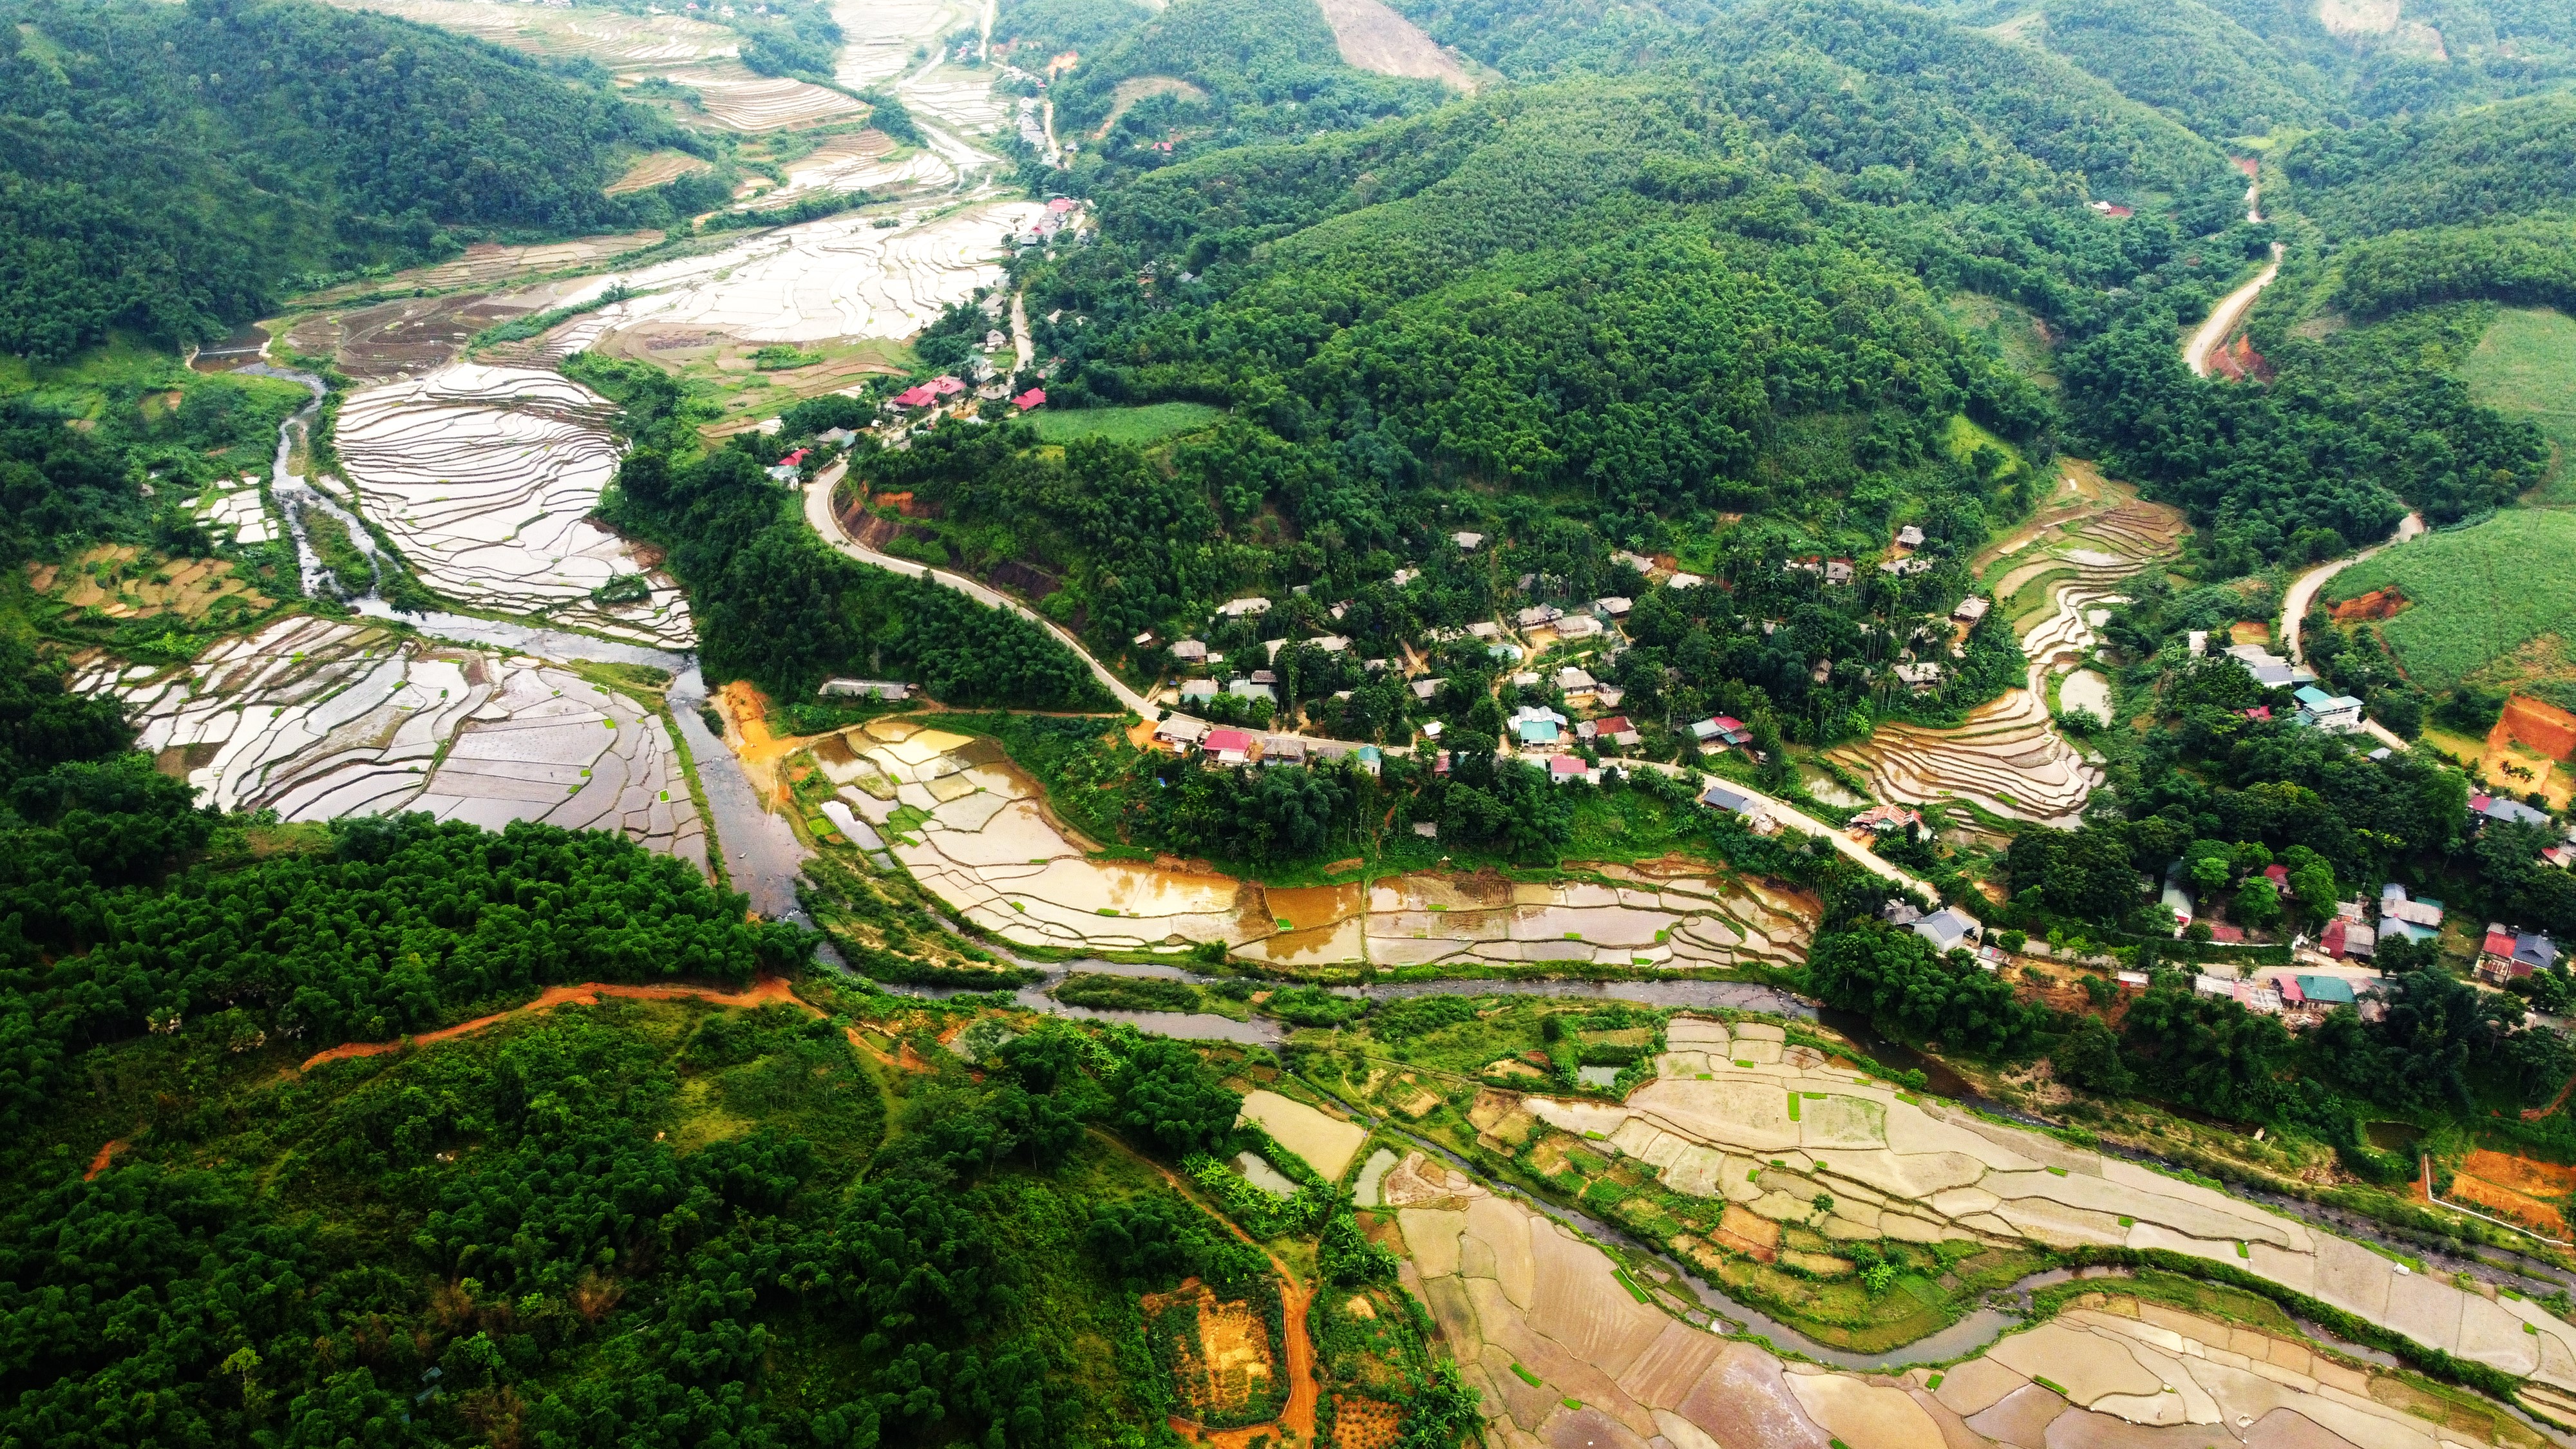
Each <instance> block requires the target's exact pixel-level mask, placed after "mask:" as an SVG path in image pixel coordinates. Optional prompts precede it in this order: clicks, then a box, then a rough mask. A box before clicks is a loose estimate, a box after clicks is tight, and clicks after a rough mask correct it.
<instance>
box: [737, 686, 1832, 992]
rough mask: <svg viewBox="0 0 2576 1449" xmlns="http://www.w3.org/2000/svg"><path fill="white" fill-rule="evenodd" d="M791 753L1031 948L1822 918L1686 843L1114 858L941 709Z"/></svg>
mask: <svg viewBox="0 0 2576 1449" xmlns="http://www.w3.org/2000/svg"><path fill="white" fill-rule="evenodd" d="M788 752H790V753H795V752H802V753H803V754H804V755H805V756H806V758H807V759H808V760H810V763H811V767H812V769H813V770H814V771H815V772H816V773H817V774H818V775H819V777H820V781H819V783H820V784H821V785H822V786H824V787H827V788H828V791H829V794H828V795H827V796H826V797H825V798H822V799H819V800H818V801H816V802H815V803H814V804H813V806H812V810H813V816H812V818H811V819H810V820H809V821H808V822H807V823H808V825H809V828H811V829H813V830H814V832H815V834H816V838H817V839H818V840H820V841H823V842H824V843H825V845H826V848H838V849H846V850H850V851H853V852H864V853H868V854H871V855H873V856H875V857H876V858H877V863H878V864H879V866H880V868H885V867H887V866H895V865H899V866H900V867H901V868H902V869H903V870H904V871H905V872H906V873H907V874H908V875H910V877H911V878H912V879H913V881H914V882H916V883H917V884H918V885H920V886H921V887H922V889H924V890H926V891H928V892H929V893H930V894H931V895H932V896H934V897H936V898H937V899H938V901H939V902H940V904H941V905H942V906H943V907H944V908H946V910H947V911H948V912H949V913H951V914H952V915H953V916H954V917H955V918H956V919H958V920H959V921H962V922H965V923H967V924H969V925H971V926H973V927H975V928H977V929H979V930H981V931H982V932H984V933H986V934H987V935H988V936H989V937H990V938H991V939H993V940H995V941H997V942H1000V943H1002V944H1004V945H1006V946H1010V947H1014V948H1018V949H1022V950H1031V951H1040V952H1048V953H1062V954H1067V955H1091V954H1097V953H1109V954H1121V955H1130V956H1136V957H1143V958H1147V959H1151V958H1155V957H1161V958H1164V959H1169V960H1188V959H1192V958H1193V955H1194V953H1195V951H1196V949H1197V948H1198V947H1200V946H1201V945H1202V944H1203V943H1215V944H1218V945H1221V946H1222V947H1223V949H1224V951H1225V953H1226V954H1227V955H1229V956H1231V957H1232V958H1234V959H1235V960H1238V961H1241V962H1244V963H1247V964H1250V965H1254V966H1257V967H1259V968H1261V969H1262V970H1264V971H1265V972H1266V973H1269V974H1277V975H1284V976H1293V977H1301V978H1311V979H1318V980H1344V979H1355V978H1356V977H1357V976H1358V975H1359V974H1360V972H1361V968H1362V967H1363V966H1366V967H1371V968H1382V969H1388V970H1393V971H1403V972H1406V973H1407V974H1413V975H1442V974H1449V973H1451V972H1463V973H1466V974H1486V973H1492V972H1497V971H1504V972H1508V971H1530V970H1538V971H1551V970H1570V971H1576V972H1580V973H1584V974H1595V973H1600V972H1604V971H1607V972H1613V973H1624V972H1628V971H1636V970H1683V969H1691V968H1706V969H1722V968H1727V967H1743V966H1766V967H1771V966H1777V967H1785V966H1792V965H1795V964H1796V963H1797V962H1798V961H1800V960H1802V959H1803V958H1804V953H1805V947H1806V942H1807V939H1808V937H1809V935H1810V933H1811V932H1812V930H1813V924H1814V913H1815V909H1816V908H1815V905H1814V903H1813V902H1811V901H1807V900H1804V899H1802V898H1800V897H1797V896H1795V895H1792V894H1789V893H1787V892H1784V891H1781V890H1779V889H1776V888H1774V887H1771V886H1769V885H1766V884H1764V883H1763V882H1761V881H1758V880H1752V879H1747V878H1743V877H1740V876H1737V875H1735V874H1733V873H1731V872H1729V871H1726V870H1724V869H1722V868H1720V867H1717V866H1713V865H1709V864H1705V863H1700V862H1690V861H1682V860H1677V859H1665V860H1659V861H1651V862H1642V863H1634V864H1627V863H1617V862H1600V863H1595V864H1590V865H1580V864H1579V865H1576V866H1573V867H1570V868H1569V870H1568V871H1567V872H1566V873H1565V875H1566V877H1567V878H1564V879H1558V880H1552V881H1547V882H1530V881H1514V880H1510V879H1507V878H1505V877H1504V876H1502V875H1501V874H1499V873H1495V872H1483V873H1476V874H1464V873H1447V872H1406V873H1400V874H1390V875H1387V876H1382V877H1376V878H1363V879H1359V880H1353V881H1348V882H1344V883H1340V884H1325V885H1308V886H1297V887H1276V886H1267V885H1263V884H1261V883H1260V882H1258V881H1252V880H1244V879H1238V878H1236V877H1233V876H1229V875H1225V874H1222V873H1220V872H1217V871H1214V870H1211V869H1208V868H1206V867H1204V866H1197V865H1192V864H1190V863H1186V862H1181V861H1176V860H1127V859H1115V858H1110V857H1108V856H1107V855H1105V854H1104V853H1103V852H1102V851H1101V850H1100V849H1099V847H1098V846H1097V844H1096V843H1094V842H1092V841H1090V840H1088V839H1086V838H1085V837H1083V836H1082V835H1081V834H1080V833H1079V832H1077V831H1076V830H1074V829H1073V828H1072V827H1071V826H1069V825H1067V824H1065V823H1063V822H1062V821H1061V820H1060V819H1059V818H1057V817H1056V816H1055V814H1054V813H1053V812H1052V811H1050V810H1049V809H1048V808H1047V806H1046V801H1045V798H1044V791H1043V789H1042V788H1041V787H1040V786H1039V785H1038V783H1037V782H1036V781H1035V780H1033V779H1032V778H1031V777H1030V776H1029V775H1028V774H1027V773H1026V772H1025V771H1023V770H1022V769H1021V768H1020V767H1019V766H1017V765H1016V764H1013V763H1012V762H1011V760H1010V758H1009V757H1008V755H1007V754H1006V753H1005V752H1004V751H1003V749H1002V747H1001V746H1000V745H999V744H998V743H996V742H994V741H992V740H990V739H986V738H980V737H975V736H969V735H964V734H959V733H955V732H953V731H950V730H945V729H941V728H939V727H938V717H937V716H935V715H934V716H928V717H927V722H924V721H922V720H914V719H892V718H889V719H880V720H874V721H870V722H868V723H866V724H863V725H854V726H851V727H849V728H847V729H845V730H841V731H838V732H836V733H834V734H831V735H826V736H822V737H819V738H813V739H808V740H803V741H796V742H793V743H792V744H791V745H789V746H788ZM772 767H773V766H772V765H771V763H770V762H768V761H766V760H764V762H763V764H762V768H772Z"/></svg>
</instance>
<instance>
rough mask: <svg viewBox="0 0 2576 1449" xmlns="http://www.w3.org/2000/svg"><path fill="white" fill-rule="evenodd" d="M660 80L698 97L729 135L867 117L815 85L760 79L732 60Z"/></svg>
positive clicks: (849, 102)
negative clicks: (847, 117) (860, 116)
mask: <svg viewBox="0 0 2576 1449" xmlns="http://www.w3.org/2000/svg"><path fill="white" fill-rule="evenodd" d="M661 74H662V77H663V79H665V80H668V81H669V82H670V83H671V84H673V85H676V86H685V87H687V88H688V89H690V90H692V91H695V92H697V94H698V109H699V110H700V111H701V112H703V113H704V114H705V116H706V118H707V119H708V120H709V121H712V122H714V123H715V124H716V125H718V126H721V127H723V128H724V129H726V130H728V131H743V132H755V131H776V130H780V129H782V128H784V127H788V126H809V125H813V124H815V123H816V122H820V121H830V120H836V119H839V118H840V117H843V116H856V115H861V114H864V113H865V112H866V110H867V106H866V105H865V104H864V103H862V102H860V101H856V100H853V99H851V98H850V97H848V96H845V95H843V94H841V93H840V92H839V91H834V90H825V89H824V88H823V87H821V86H818V85H815V84H814V83H813V82H811V81H801V80H790V79H788V78H787V77H785V76H766V75H759V74H756V73H754V72H753V71H751V70H749V69H746V68H745V67H744V66H742V65H741V64H739V63H738V62H734V61H717V62H711V63H709V64H705V65H698V66H692V67H690V68H689V69H687V70H670V71H663V72H662V73H661Z"/></svg>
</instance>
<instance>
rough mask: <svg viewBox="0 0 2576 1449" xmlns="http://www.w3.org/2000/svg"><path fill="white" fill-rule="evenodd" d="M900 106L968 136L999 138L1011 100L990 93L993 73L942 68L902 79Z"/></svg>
mask: <svg viewBox="0 0 2576 1449" xmlns="http://www.w3.org/2000/svg"><path fill="white" fill-rule="evenodd" d="M903 103H904V105H905V106H906V107H908V108H909V109H911V110H912V111H913V112H914V113H916V114H919V115H926V116H929V117H930V118H931V119H932V120H935V121H941V122H944V123H946V124H948V125H950V126H953V127H955V128H956V129H958V130H960V131H963V132H966V133H968V134H970V135H977V136H993V135H999V134H1000V133H1001V130H1002V125H1003V122H1004V121H1005V119H1007V118H1008V116H1009V114H1010V104H1011V98H1010V97H1008V96H1001V95H996V94H994V92H993V77H992V72H990V71H982V70H966V69H961V68H957V67H950V66H941V67H937V68H934V69H928V70H923V71H920V72H916V73H915V74H913V75H910V76H907V77H905V78H904V82H903Z"/></svg>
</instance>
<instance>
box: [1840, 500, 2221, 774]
mask: <svg viewBox="0 0 2576 1449" xmlns="http://www.w3.org/2000/svg"><path fill="white" fill-rule="evenodd" d="M2100 504H2101V505H2106V506H2098V507H2095V506H2087V505H2086V504H2085V503H2082V502H2079V503H2078V504H2076V505H2075V506H2074V507H2072V508H2062V509H2061V510H2059V511H2060V514H2061V516H2059V517H2056V518H2053V519H2044V520H2043V525H2042V527H2040V528H2038V529H2035V530H2033V532H2032V533H2031V534H2030V535H2028V536H2026V537H2024V538H2022V539H2018V540H2014V541H2011V542H2008V543H2007V544H2006V545H2005V546H2004V547H2003V548H2002V549H2001V550H1999V551H1998V552H1999V557H1998V558H1997V559H1996V560H1995V561H1993V562H1992V563H1991V564H1990V565H1989V566H1988V568H1987V570H1986V576H1987V578H1988V580H1989V582H1990V584H1991V587H1992V595H1993V597H1994V599H1995V601H1996V605H1997V607H1999V608H2001V609H2003V610H2005V611H2006V612H2007V614H2008V615H2010V616H2011V617H2012V618H2013V619H2014V620H2015V621H2016V622H2024V621H2027V622H2025V626H2024V629H2023V633H2022V636H2021V644H2022V652H2023V653H2024V654H2025V655H2027V656H2029V660H2030V672H2029V676H2028V678H2027V680H2026V681H2025V685H2024V687H2023V688H2020V689H2014V690H2007V691H2005V692H2004V694H2002V695H2001V696H2000V697H1998V698H1996V699H1993V700H1990V701H1988V702H1987V703H1985V704H1982V705H1979V706H1978V707H1977V708H1975V709H1973V710H1971V711H1969V714H1968V721H1967V723H1965V724H1963V725H1959V726H1957V727H1954V728H1949V729H1931V728H1926V727H1924V726H1920V725H1908V724H1886V725H1881V726H1880V727H1879V728H1878V729H1877V730H1876V731H1875V732H1874V733H1873V734H1871V736H1870V737H1869V738H1868V739H1867V740H1864V741H1862V742H1860V743H1857V744H1852V745H1845V746H1843V747H1841V748H1839V749H1836V750H1833V751H1832V752H1831V753H1830V758H1832V759H1833V760H1835V761H1836V762H1837V763H1839V764H1841V765H1843V766H1844V767H1845V768H1847V769H1849V770H1852V771H1854V772H1855V773H1857V774H1859V775H1861V776H1863V777H1865V778H1866V779H1867V780H1868V781H1869V783H1870V791H1871V793H1872V794H1874V795H1876V796H1877V797H1878V798H1879V799H1881V800H1889V801H1903V802H1905V803H1908V804H1924V803H1929V802H1933V801H1940V800H1962V801H1966V802H1968V803H1970V804H1971V805H1973V806H1974V807H1975V808H1977V809H1979V810H1982V811H1985V812H1986V813H1988V814H1991V815H1997V816H2001V817H2003V818H2005V819H2008V820H2026V821H2042V822H2046V823H2050V824H2066V823H2071V818H2072V817H2073V816H2074V815H2075V814H2076V812H2078V811H2080V810H2081V809H2083V807H2084V802H2085V800H2086V799H2088V798H2089V797H2090V796H2091V795H2092V793H2093V790H2094V788H2095V787H2096V786H2098V785H2099V784H2101V782H2102V774H2101V771H2099V770H2098V769H2096V768H2095V767H2094V766H2093V765H2091V764H2090V763H2088V762H2087V761H2086V760H2085V759H2084V758H2083V757H2082V756H2081V755H2079V754H2077V753H2076V751H2075V749H2074V747H2073V746H2071V745H2069V744H2068V743H2067V742H2066V739H2065V737H2064V736H2062V735H2060V734H2059V733H2058V732H2057V729H2056V726H2055V724H2054V723H2053V722H2052V721H2051V719H2050V717H2049V713H2048V705H2047V681H2048V679H2049V677H2050V676H2051V675H2054V674H2060V673H2065V672H2068V671H2070V670H2074V669H2075V668H2077V666H2080V665H2081V664H2082V663H2083V662H2084V661H2085V660H2086V659H2087V658H2088V657H2089V656H2090V655H2091V653H2092V651H2093V650H2094V649H2095V648H2096V647H2098V645H2099V644H2100V642H2101V641H2100V638H2099V636H2098V635H2097V634H2096V633H2095V632H2094V630H2095V627H2096V626H2097V625H2098V623H2099V622H2100V620H2101V618H2102V617H2103V615H2102V611H2103V610H2104V609H2105V608H2107V607H2108V606H2109V605H2110V604H2112V603H2114V602H2117V601H2118V600H2119V598H2120V594H2119V585H2120V582H2121V581H2122V580H2124V579H2126V578H2128V577H2129V576H2131V575H2132V574H2135V573H2137V572H2138V571H2140V570H2141V569H2144V568H2146V567H2148V566H2149V565H2150V564H2151V563H2152V562H2154V561H2155V560H2157V559H2160V558H2163V557H2166V556H2168V555H2170V554H2171V553H2172V552H2173V551H2174V549H2175V547H2176V546H2177V545H2178V543H2179V541H2180V539H2181V537H2182V535H2183V533H2184V531H2185V526H2184V524H2183V521H2182V517H2181V515H2180V514H2179V513H2178V512H2177V511H2176V510H2174V509H2172V508H2169V507H2166V506H2164V505H2162V504H2154V503H2140V502H2137V501H2135V500H2125V501H2123V500H2122V499H2121V497H2120V495H2119V494H2118V493H2117V492H2116V490H2114V491H2111V492H2109V493H2108V494H2106V495H2105V496H2103V497H2102V498H2101V499H2100ZM2082 689H2083V686H2078V693H2079V695H2080V694H2081V693H2082Z"/></svg>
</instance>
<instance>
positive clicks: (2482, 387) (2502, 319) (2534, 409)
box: [2460, 308, 2576, 503]
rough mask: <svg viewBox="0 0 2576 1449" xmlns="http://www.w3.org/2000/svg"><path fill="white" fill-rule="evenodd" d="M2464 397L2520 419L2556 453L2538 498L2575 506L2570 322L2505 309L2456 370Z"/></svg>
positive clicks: (2574, 358) (2573, 324) (2574, 322)
mask: <svg viewBox="0 0 2576 1449" xmlns="http://www.w3.org/2000/svg"><path fill="white" fill-rule="evenodd" d="M2460 380H2461V381H2462V382H2465V383H2467V384H2468V385H2469V395H2470V396H2471V397H2473V398H2476V399H2477V400H2478V401H2479V402H2482V403H2485V404H2486V405H2487V406H2488V407H2491V408H2494V409H2495V410H2496V411H2498V412H2501V413H2504V414H2506V415H2507V416H2509V417H2525V418H2529V419H2531V420H2532V421H2533V422H2534V423H2537V424H2539V426H2540V431H2541V432H2543V433H2545V434H2547V435H2548V438H2549V441H2550V442H2551V443H2552V444H2554V445H2556V447H2557V454H2558V456H2557V462H2556V465H2555V466H2554V467H2552V468H2551V469H2550V473H2549V481H2548V482H2547V483H2545V484H2543V485H2541V497H2542V498H2543V499H2545V500H2546V501H2548V502H2551V503H2576V478H2571V477H2570V476H2569V470H2568V467H2567V460H2568V458H2569V456H2570V455H2571V454H2576V317H2569V316H2568V315H2567V314H2566V313H2564V312H2554V311H2550V310H2548V309H2546V308H2507V309H2505V310H2504V311H2502V312H2499V313H2497V314H2496V320H2495V325H2494V326H2492V327H2489V328H2488V329H2487V334H2486V336H2484V337H2481V338H2479V339H2478V347H2477V350H2476V351H2475V352H2472V353H2470V354H2469V359H2468V361H2467V362H2465V363H2462V364H2461V366H2460Z"/></svg>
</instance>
